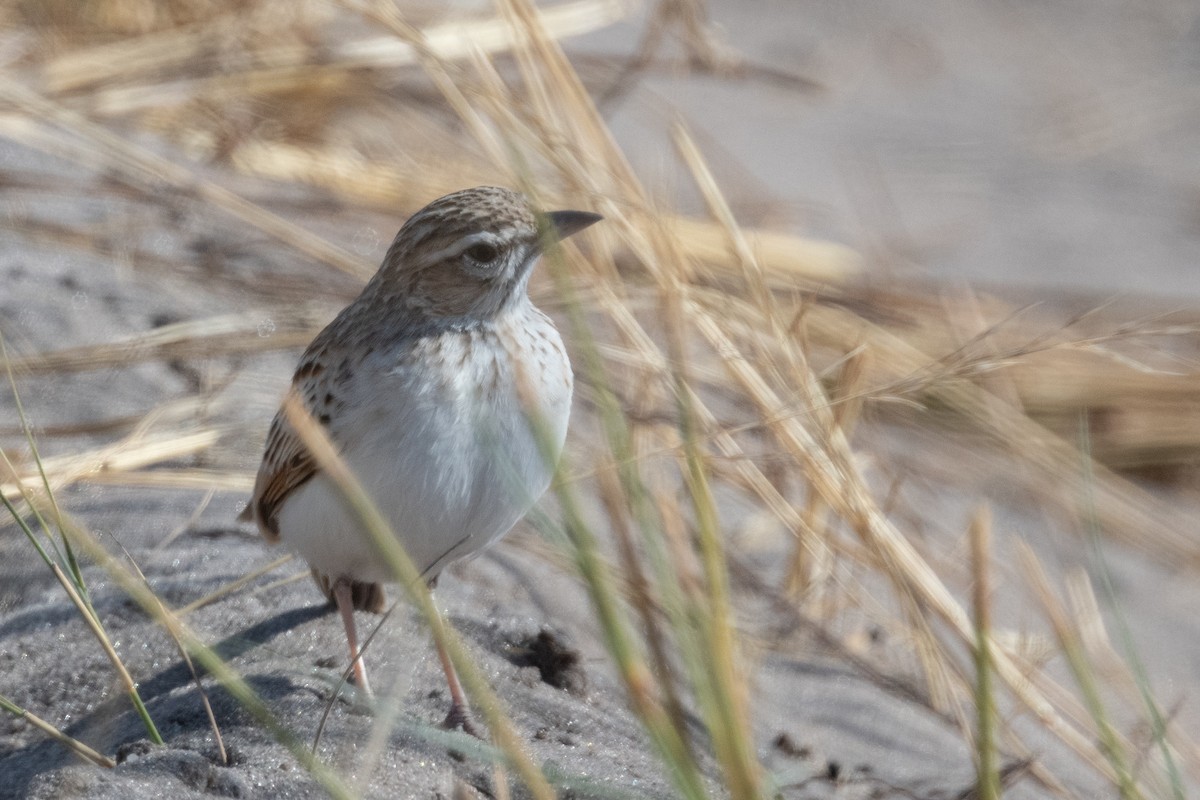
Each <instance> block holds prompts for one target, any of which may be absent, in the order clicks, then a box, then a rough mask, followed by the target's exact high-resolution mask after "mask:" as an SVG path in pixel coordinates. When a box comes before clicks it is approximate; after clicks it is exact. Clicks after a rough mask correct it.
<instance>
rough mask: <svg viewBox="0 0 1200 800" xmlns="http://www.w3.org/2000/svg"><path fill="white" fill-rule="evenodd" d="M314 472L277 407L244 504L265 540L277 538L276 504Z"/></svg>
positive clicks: (312, 461) (311, 460)
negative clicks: (250, 495) (261, 459)
mask: <svg viewBox="0 0 1200 800" xmlns="http://www.w3.org/2000/svg"><path fill="white" fill-rule="evenodd" d="M316 474H317V462H316V460H315V459H314V458H313V457H312V454H310V453H309V452H308V450H307V449H306V448H305V447H304V444H303V443H302V442H301V441H300V437H299V436H297V435H296V432H295V431H294V430H292V426H291V425H290V424H289V423H288V421H287V418H286V417H285V416H284V414H283V412H282V411H280V412H279V413H278V414H276V415H275V419H274V420H273V421H272V422H271V432H270V433H268V434H267V447H266V452H265V453H264V454H263V461H262V465H261V466H260V467H259V468H258V477H257V478H256V479H255V481H254V494H253V496H252V497H251V498H250V505H249V506H248V507H247V512H248V513H249V514H250V515H252V517H253V519H254V521H255V522H257V523H258V527H259V530H261V531H262V532H263V535H264V536H266V537H267V539H268V540H269V541H272V542H275V541H278V540H279V507H280V506H281V505H282V504H283V501H284V500H285V499H286V498H287V496H288V495H289V494H291V493H292V492H293V491H295V490H296V489H298V488H299V487H301V486H303V485H304V484H305V483H306V482H307V481H308V480H310V479H311V478H312V477H313V476H314V475H316Z"/></svg>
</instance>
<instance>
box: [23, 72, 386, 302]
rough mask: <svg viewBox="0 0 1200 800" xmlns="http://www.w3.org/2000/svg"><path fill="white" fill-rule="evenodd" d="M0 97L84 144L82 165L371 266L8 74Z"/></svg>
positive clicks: (370, 269)
mask: <svg viewBox="0 0 1200 800" xmlns="http://www.w3.org/2000/svg"><path fill="white" fill-rule="evenodd" d="M0 101H3V102H5V103H8V104H10V105H12V106H13V107H14V108H16V109H18V110H20V111H21V112H22V113H24V114H26V115H28V117H29V118H31V119H40V120H43V121H45V122H47V123H49V124H51V125H53V126H56V127H58V128H61V129H62V130H64V131H69V132H70V133H71V134H72V135H73V136H75V137H78V138H80V139H82V140H83V141H84V142H86V144H87V146H88V149H84V150H80V151H76V153H77V157H79V158H81V160H86V163H87V164H88V166H91V167H94V168H98V169H101V170H112V171H115V172H116V173H117V174H118V175H120V176H121V177H122V178H124V179H126V180H128V181H130V182H131V183H133V184H134V185H140V186H143V187H147V188H150V189H152V190H161V188H162V187H163V186H169V187H170V188H172V189H173V190H175V191H178V192H182V193H183V194H185V195H188V196H194V197H196V198H198V199H200V200H202V201H204V202H205V203H207V204H209V205H211V206H212V207H213V208H219V209H221V210H222V211H224V212H226V213H227V214H229V215H230V216H232V217H233V218H234V219H237V220H239V221H241V222H243V223H245V224H247V225H250V226H252V227H254V228H257V229H258V230H260V231H262V232H263V233H266V234H268V235H269V236H272V237H273V238H274V239H275V240H276V241H278V242H280V243H281V244H283V246H285V247H287V248H289V249H292V250H295V251H297V252H299V253H301V254H303V255H305V256H307V257H309V258H312V259H315V260H317V261H321V262H324V263H326V264H328V265H330V266H332V267H334V268H335V269H338V270H341V271H342V272H345V273H347V274H349V275H352V276H355V277H357V278H361V279H363V280H365V279H366V278H368V277H370V276H371V274H372V273H374V271H375V267H374V265H373V264H368V263H366V262H364V261H362V260H361V259H359V258H355V257H354V256H352V255H350V254H349V253H347V252H346V251H344V250H342V249H341V248H339V247H336V246H334V245H332V244H330V243H329V242H326V241H325V240H324V239H322V238H320V237H319V236H317V235H315V234H314V233H312V232H311V231H309V230H307V229H306V228H304V227H302V226H300V225H297V224H295V223H293V222H289V221H287V220H285V219H283V218H282V217H280V216H278V215H277V214H273V213H272V212H270V211H267V210H266V209H264V208H262V207H260V206H258V205H255V204H254V203H251V202H250V201H248V200H246V199H245V198H243V197H240V196H238V195H237V194H235V193H233V192H231V191H230V190H228V189H226V188H224V187H223V186H219V185H217V184H215V183H213V182H212V181H209V180H206V179H204V178H202V177H200V176H199V175H197V174H196V173H194V172H192V171H190V170H188V169H187V168H186V167H183V166H180V165H179V164H176V163H175V162H173V161H170V160H168V159H166V158H163V157H162V156H159V155H157V154H155V153H152V152H150V151H149V150H146V149H145V148H142V147H138V146H137V145H135V144H133V143H132V142H130V141H128V140H127V139H123V138H121V137H120V136H118V135H116V134H114V133H113V132H111V131H110V130H108V129H107V128H104V127H101V126H100V125H97V124H96V123H94V122H92V121H91V120H89V119H87V118H86V117H84V116H82V115H81V114H78V113H76V112H74V111H72V110H70V109H68V108H66V107H64V106H61V105H58V104H57V103H54V102H53V101H51V100H48V99H46V98H45V97H42V96H41V95H39V94H37V93H36V92H34V91H32V90H30V89H29V88H27V87H25V86H22V85H21V84H19V83H17V82H15V81H13V80H11V79H8V78H0ZM5 130H6V132H7V133H8V134H9V135H10V136H13V137H14V138H17V139H18V140H19V141H21V142H22V143H23V144H27V145H29V146H30V147H34V148H39V149H42V148H43V147H44V146H45V144H46V140H45V138H44V137H42V136H40V135H38V131H37V129H36V128H34V129H33V131H32V132H31V130H30V129H29V127H28V126H21V125H17V126H12V125H10V126H6V127H5ZM49 149H51V150H52V151H53V150H54V149H56V148H55V147H53V146H52V147H51V148H49Z"/></svg>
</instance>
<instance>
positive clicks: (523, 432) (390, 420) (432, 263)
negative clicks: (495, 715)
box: [242, 186, 601, 735]
mask: <svg viewBox="0 0 1200 800" xmlns="http://www.w3.org/2000/svg"><path fill="white" fill-rule="evenodd" d="M600 219H601V216H600V215H598V214H594V213H591V212H586V211H552V212H549V213H540V212H538V211H536V210H535V209H534V207H533V205H532V204H531V203H530V201H529V200H528V199H527V198H526V197H525V196H524V195H522V194H520V193H518V192H515V191H513V190H510V189H506V188H502V187H496V186H480V187H476V188H472V189H464V190H461V191H457V192H454V193H452V194H448V195H446V196H445V197H441V198H439V199H437V200H434V201H433V202H431V203H429V204H428V205H427V206H425V207H424V208H422V209H421V210H420V211H418V212H417V213H416V214H414V215H412V217H410V218H409V219H408V220H407V222H405V223H404V225H403V226H402V227H401V228H400V231H399V233H397V234H396V237H395V239H394V240H393V241H392V243H391V246H390V247H389V248H388V250H387V253H386V255H385V256H384V258H383V262H382V264H381V266H380V267H379V269H378V271H377V272H376V273H375V274H374V276H373V277H372V278H371V279H370V280H369V281H368V283H367V285H366V286H365V287H364V288H363V291H362V293H361V294H360V295H359V296H358V297H357V298H356V299H355V300H354V301H353V302H351V303H350V304H349V305H348V306H346V308H345V309H343V310H342V311H341V313H339V314H338V315H337V316H336V317H335V318H334V320H333V321H332V322H330V323H329V325H328V326H326V327H325V328H324V329H323V330H322V331H321V332H320V333H319V334H318V335H317V336H316V338H315V339H313V341H312V343H311V344H310V345H309V346H308V348H307V349H306V350H305V351H304V354H303V355H302V356H301V358H300V361H299V364H298V366H297V368H296V370H295V373H294V375H293V377H292V384H291V388H290V390H289V397H291V398H292V399H293V401H294V402H299V403H301V404H302V405H303V407H304V408H305V410H306V411H307V412H308V414H309V415H310V416H311V418H312V419H313V420H315V422H316V423H317V424H318V425H320V426H321V427H322V428H323V429H324V432H325V434H326V435H327V436H328V439H329V441H330V442H331V443H332V444H333V445H334V447H335V449H336V451H337V453H338V455H339V456H340V458H341V459H342V460H343V462H344V463H345V465H346V466H347V467H348V468H349V469H350V471H351V472H352V473H353V474H354V476H355V477H356V479H357V481H358V482H359V483H360V485H361V486H362V488H363V490H364V491H365V492H366V494H367V496H368V497H370V499H371V500H372V502H373V503H374V504H375V506H376V507H377V509H378V510H379V511H380V513H381V514H382V515H383V517H384V518H385V519H386V520H387V521H388V522H389V524H390V527H391V530H392V533H393V534H394V536H395V537H396V539H397V540H398V541H399V543H400V544H401V545H403V547H404V549H405V551H406V552H407V554H408V556H409V558H410V559H411V560H412V562H413V564H414V565H415V566H416V568H417V570H418V571H419V573H420V575H421V578H422V579H423V580H424V581H426V582H427V583H428V585H429V587H430V588H431V589H432V588H433V587H434V586H435V585H436V583H437V579H438V575H439V574H440V573H441V572H442V570H443V569H445V568H446V567H447V566H448V565H449V564H451V563H453V562H455V561H458V560H459V559H462V558H465V557H467V556H471V555H474V554H477V553H478V552H479V551H481V550H483V549H484V548H486V547H488V546H489V545H491V544H493V543H494V542H496V541H497V540H498V539H500V538H501V537H502V536H504V535H505V534H506V533H507V532H508V531H509V530H510V529H511V528H512V527H513V526H514V525H515V524H516V523H517V522H518V521H519V520H520V519H521V518H522V517H524V516H525V514H526V513H527V512H528V511H529V509H530V508H531V507H532V505H533V503H534V502H535V501H536V500H537V499H538V498H539V497H540V496H541V495H542V494H543V493H544V492H545V491H546V489H547V488H548V487H549V485H550V481H551V478H552V476H553V473H554V469H555V463H554V462H555V461H556V460H557V458H558V457H559V455H560V454H561V452H562V449H563V446H564V443H565V439H566V431H567V423H568V418H569V416H570V409H571V396H572V391H573V375H572V371H571V364H570V360H569V359H568V356H567V352H566V348H565V347H564V345H563V341H562V338H561V337H560V335H559V333H558V331H557V329H556V328H555V326H554V323H553V322H552V321H551V320H550V318H549V317H548V316H546V314H544V313H543V312H542V311H541V310H540V309H538V308H537V307H536V306H535V305H534V304H533V302H532V300H531V299H530V297H529V292H528V285H529V278H530V274H531V272H532V270H533V268H534V265H535V263H536V262H537V261H538V259H539V257H540V256H541V255H542V253H543V251H544V250H545V248H546V245H547V244H548V243H549V242H552V241H555V240H562V239H566V238H567V237H569V236H572V235H573V234H576V233H578V232H579V231H582V230H583V229H585V228H587V227H589V226H591V225H593V224H594V223H596V222H598V221H600ZM286 407H287V401H286V400H285V403H284V404H283V405H282V406H281V408H280V410H279V412H278V413H277V414H276V415H275V418H274V420H273V421H272V423H271V426H270V429H269V432H268V434H267V439H266V446H265V451H264V454H263V458H262V462H261V465H260V467H259V469H258V474H257V477H256V479H255V482H254V491H253V494H252V496H251V499H250V502H249V504H248V505H247V507H246V510H245V511H244V512H243V515H242V518H243V519H248V520H253V521H254V522H255V523H256V525H257V527H258V528H259V530H260V531H261V532H262V534H263V535H264V536H265V537H266V539H267V540H268V541H270V542H272V543H278V542H282V543H283V544H284V545H286V546H287V547H289V548H290V549H292V550H293V551H294V552H296V553H297V554H298V555H299V556H301V557H303V558H304V559H305V560H306V561H307V562H308V565H309V567H310V569H311V572H312V576H313V578H314V580H315V581H316V584H317V586H318V587H319V588H320V590H321V592H322V593H323V594H324V595H325V597H326V599H327V600H328V601H329V602H332V603H333V604H334V605H335V606H336V607H337V609H338V611H339V613H340V616H341V619H342V623H343V625H344V626H345V631H346V641H347V644H348V647H349V651H350V660H351V663H352V665H353V680H354V683H355V684H356V685H357V686H358V688H359V689H360V690H361V691H363V692H364V693H365V694H367V695H369V694H370V684H369V681H368V679H367V670H366V665H365V664H364V662H363V659H362V657H361V656H362V654H361V652H360V650H359V646H358V635H357V631H356V628H355V621H354V611H355V610H365V611H370V612H374V613H380V612H382V611H383V610H384V607H385V603H386V594H385V591H384V586H383V584H385V583H388V582H393V581H395V580H396V579H397V578H396V576H395V575H393V574H391V572H390V571H389V569H388V568H387V566H386V564H387V562H386V561H385V560H384V558H383V557H382V556H381V554H380V553H379V552H378V549H379V548H378V546H377V545H376V544H375V541H374V539H373V538H372V536H371V534H370V532H369V531H368V530H367V529H365V527H364V525H363V523H362V521H361V520H360V519H359V517H358V515H357V514H356V513H355V512H354V511H353V510H352V508H351V507H350V505H349V504H348V502H347V500H346V499H345V498H344V497H343V496H342V493H341V491H340V490H339V489H338V486H337V484H336V483H335V482H334V481H333V480H332V478H331V476H330V475H328V474H326V471H324V470H323V469H322V468H321V466H320V464H319V463H318V461H317V459H316V458H315V457H314V456H313V454H312V453H311V452H309V450H308V449H307V448H306V447H305V445H304V444H303V442H302V441H301V437H300V435H299V434H298V433H297V431H296V428H295V426H294V425H293V423H292V422H291V421H290V418H289V416H288V414H287V413H286ZM437 652H438V657H439V660H440V661H441V665H442V669H443V672H444V673H445V676H446V682H447V686H448V689H449V693H450V702H451V704H450V710H449V712H448V713H447V715H446V719H445V720H444V721H443V723H442V724H443V727H445V728H448V729H454V728H461V729H463V730H465V731H467V732H469V733H475V734H476V735H478V733H477V732H476V730H475V728H474V725H473V723H472V721H471V716H470V713H469V710H468V707H467V702H466V698H465V696H464V694H463V691H462V687H461V685H460V683H459V681H458V677H457V675H456V674H455V671H454V667H453V664H452V663H451V661H450V659H449V657H448V654H447V653H446V652H445V650H444V649H443V648H442V647H441V645H440V643H439V644H437Z"/></svg>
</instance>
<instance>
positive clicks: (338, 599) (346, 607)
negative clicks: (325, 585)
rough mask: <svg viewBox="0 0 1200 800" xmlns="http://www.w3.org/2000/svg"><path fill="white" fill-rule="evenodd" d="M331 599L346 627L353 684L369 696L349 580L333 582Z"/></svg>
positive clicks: (369, 689) (340, 579) (368, 685)
mask: <svg viewBox="0 0 1200 800" xmlns="http://www.w3.org/2000/svg"><path fill="white" fill-rule="evenodd" d="M333 600H334V602H335V603H337V607H338V611H339V612H340V613H341V615H342V625H344V626H345V627H346V642H347V644H349V645H350V663H351V664H353V666H354V684H355V685H356V686H357V687H358V688H359V690H360V691H362V692H363V694H365V695H366V696H368V697H370V696H371V684H370V683H369V682H368V681H367V665H366V664H365V663H363V659H362V653H360V652H359V651H358V629H357V628H356V627H355V625H354V599H353V596H352V593H351V591H350V581H349V579H347V578H338V579H337V580H336V581H335V582H334V584H333Z"/></svg>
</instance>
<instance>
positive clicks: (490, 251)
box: [466, 242, 498, 264]
mask: <svg viewBox="0 0 1200 800" xmlns="http://www.w3.org/2000/svg"><path fill="white" fill-rule="evenodd" d="M466 254H467V258H469V259H471V260H472V261H474V262H476V263H478V264H486V263H488V262H489V261H491V260H493V259H494V258H495V257H496V256H497V254H498V253H497V251H496V247H495V245H490V244H487V243H486V242H480V243H479V244H473V245H471V246H470V247H468V248H467V250H466Z"/></svg>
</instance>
